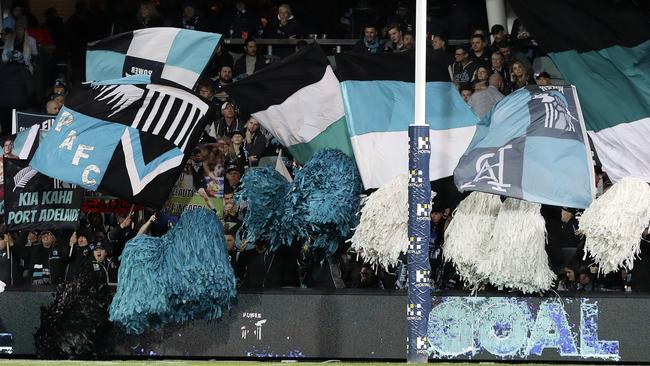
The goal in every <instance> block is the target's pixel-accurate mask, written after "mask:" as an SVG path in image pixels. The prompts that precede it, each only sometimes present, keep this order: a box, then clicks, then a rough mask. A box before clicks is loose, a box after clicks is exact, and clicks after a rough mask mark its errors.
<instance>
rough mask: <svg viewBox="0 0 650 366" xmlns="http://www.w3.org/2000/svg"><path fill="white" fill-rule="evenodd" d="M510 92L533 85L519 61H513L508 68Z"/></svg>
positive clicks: (533, 82) (530, 77)
mask: <svg viewBox="0 0 650 366" xmlns="http://www.w3.org/2000/svg"><path fill="white" fill-rule="evenodd" d="M510 81H511V85H510V92H514V91H515V90H517V89H520V88H523V87H525V86H526V85H535V81H534V80H533V78H532V76H531V75H528V71H526V67H525V66H524V64H523V63H521V62H520V61H515V62H513V63H512V66H510Z"/></svg>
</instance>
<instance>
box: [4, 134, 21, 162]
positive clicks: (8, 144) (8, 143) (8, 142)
mask: <svg viewBox="0 0 650 366" xmlns="http://www.w3.org/2000/svg"><path fill="white" fill-rule="evenodd" d="M13 149H14V142H13V140H12V139H11V138H10V137H5V138H4V139H3V141H2V157H3V158H11V159H18V157H17V156H16V155H14V154H13Z"/></svg>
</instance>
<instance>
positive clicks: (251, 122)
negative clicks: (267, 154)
mask: <svg viewBox="0 0 650 366" xmlns="http://www.w3.org/2000/svg"><path fill="white" fill-rule="evenodd" d="M244 147H245V148H246V151H247V152H248V160H249V161H250V164H251V166H257V165H258V164H259V160H260V158H261V157H262V154H264V150H266V137H264V135H263V134H262V132H261V131H260V123H259V122H257V120H256V119H255V118H253V117H251V118H249V119H248V122H247V123H246V140H245V141H244Z"/></svg>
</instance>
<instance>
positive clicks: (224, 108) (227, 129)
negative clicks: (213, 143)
mask: <svg viewBox="0 0 650 366" xmlns="http://www.w3.org/2000/svg"><path fill="white" fill-rule="evenodd" d="M221 114H222V115H223V117H222V118H221V119H219V121H217V123H216V125H215V124H213V125H212V126H208V127H210V128H211V129H210V132H209V134H210V136H212V137H215V138H216V137H223V136H230V134H232V133H233V131H241V130H243V129H244V124H243V123H241V122H240V121H239V118H237V115H236V114H235V104H233V103H231V102H226V103H224V104H222V105H221Z"/></svg>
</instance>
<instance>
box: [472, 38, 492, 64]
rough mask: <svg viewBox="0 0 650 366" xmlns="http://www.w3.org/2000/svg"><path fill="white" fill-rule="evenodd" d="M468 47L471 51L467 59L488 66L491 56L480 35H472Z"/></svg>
mask: <svg viewBox="0 0 650 366" xmlns="http://www.w3.org/2000/svg"><path fill="white" fill-rule="evenodd" d="M470 45H471V47H472V50H471V51H470V52H469V59H470V60H472V61H474V62H476V63H478V64H481V65H489V64H490V56H491V54H490V51H489V50H488V49H487V47H486V46H487V44H486V43H485V37H484V36H483V35H480V34H474V35H472V38H471V40H470Z"/></svg>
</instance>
